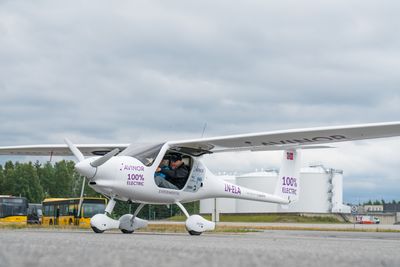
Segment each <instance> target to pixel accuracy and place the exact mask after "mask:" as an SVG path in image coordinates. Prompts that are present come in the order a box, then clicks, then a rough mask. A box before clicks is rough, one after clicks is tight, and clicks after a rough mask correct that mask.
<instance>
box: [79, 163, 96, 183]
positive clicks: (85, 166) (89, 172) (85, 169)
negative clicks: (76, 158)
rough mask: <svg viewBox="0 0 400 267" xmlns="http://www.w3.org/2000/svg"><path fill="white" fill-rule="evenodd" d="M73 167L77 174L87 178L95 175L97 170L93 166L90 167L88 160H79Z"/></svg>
mask: <svg viewBox="0 0 400 267" xmlns="http://www.w3.org/2000/svg"><path fill="white" fill-rule="evenodd" d="M75 169H76V171H77V172H78V173H79V174H81V175H83V176H85V177H87V178H89V179H91V178H93V177H94V176H95V175H96V171H97V168H94V167H92V165H90V161H89V160H83V161H81V162H78V163H77V164H75Z"/></svg>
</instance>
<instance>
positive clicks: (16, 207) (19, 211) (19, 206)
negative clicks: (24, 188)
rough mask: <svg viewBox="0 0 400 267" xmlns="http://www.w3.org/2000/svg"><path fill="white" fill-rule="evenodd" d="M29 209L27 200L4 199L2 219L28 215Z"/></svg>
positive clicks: (0, 215) (1, 207) (1, 209)
mask: <svg viewBox="0 0 400 267" xmlns="http://www.w3.org/2000/svg"><path fill="white" fill-rule="evenodd" d="M27 209H28V207H27V203H26V200H25V199H21V198H11V199H3V201H2V203H1V202H0V218H4V217H8V216H21V215H26V213H27Z"/></svg>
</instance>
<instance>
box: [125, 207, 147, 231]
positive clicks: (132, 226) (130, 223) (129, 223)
mask: <svg viewBox="0 0 400 267" xmlns="http://www.w3.org/2000/svg"><path fill="white" fill-rule="evenodd" d="M144 205H145V204H143V203H141V204H140V205H139V207H137V209H136V210H135V212H134V213H133V214H125V215H123V216H121V218H119V229H120V230H121V232H122V233H124V234H132V233H133V232H134V231H135V230H136V229H139V228H143V227H146V226H147V221H146V220H142V219H140V218H138V217H136V216H137V215H138V214H139V212H140V210H141V209H142V208H143V207H144Z"/></svg>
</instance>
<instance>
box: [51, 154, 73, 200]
mask: <svg viewBox="0 0 400 267" xmlns="http://www.w3.org/2000/svg"><path fill="white" fill-rule="evenodd" d="M54 180H55V184H56V186H55V188H54V191H52V192H51V197H71V196H72V195H73V192H72V189H73V171H72V170H71V169H70V167H69V165H68V163H67V161H65V160H62V161H60V162H57V163H56V164H55V165H54Z"/></svg>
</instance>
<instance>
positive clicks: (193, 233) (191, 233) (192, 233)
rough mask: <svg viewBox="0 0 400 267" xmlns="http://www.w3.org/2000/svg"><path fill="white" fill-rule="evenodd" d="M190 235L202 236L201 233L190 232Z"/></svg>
mask: <svg viewBox="0 0 400 267" xmlns="http://www.w3.org/2000/svg"><path fill="white" fill-rule="evenodd" d="M188 232H189V234H190V235H201V232H196V231H188Z"/></svg>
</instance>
